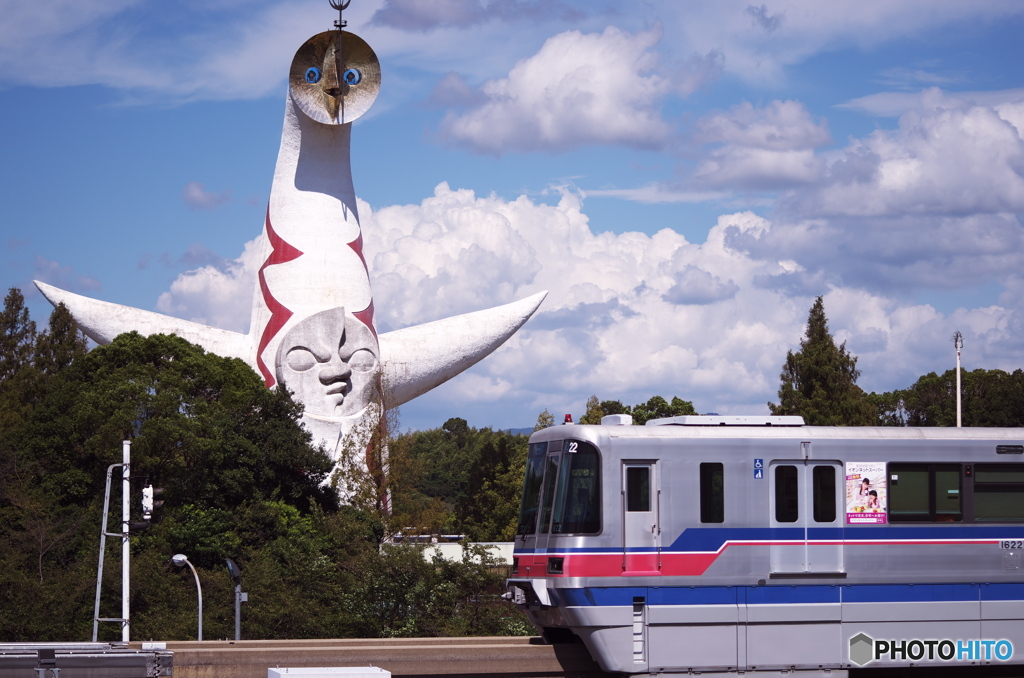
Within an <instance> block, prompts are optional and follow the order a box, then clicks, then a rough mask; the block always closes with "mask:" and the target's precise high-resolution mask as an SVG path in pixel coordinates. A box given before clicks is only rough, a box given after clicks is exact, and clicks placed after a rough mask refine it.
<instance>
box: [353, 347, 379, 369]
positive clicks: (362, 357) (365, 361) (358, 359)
mask: <svg viewBox="0 0 1024 678" xmlns="http://www.w3.org/2000/svg"><path fill="white" fill-rule="evenodd" d="M348 366H349V367H351V368H352V370H353V371H355V372H370V371H372V370H373V369H375V368H376V367H377V356H375V355H373V353H372V352H370V351H368V350H366V349H360V350H358V351H356V352H355V353H353V354H352V357H351V358H349V361H348Z"/></svg>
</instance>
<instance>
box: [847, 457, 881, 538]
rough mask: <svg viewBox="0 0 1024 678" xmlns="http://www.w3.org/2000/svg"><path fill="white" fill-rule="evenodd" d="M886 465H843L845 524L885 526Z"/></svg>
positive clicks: (869, 462) (879, 463) (864, 462)
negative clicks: (844, 469)
mask: <svg viewBox="0 0 1024 678" xmlns="http://www.w3.org/2000/svg"><path fill="white" fill-rule="evenodd" d="M888 494H889V493H888V492H887V485H886V477H885V462H884V461H860V462H846V523H847V524H848V525H884V524H885V509H886V499H887V498H888Z"/></svg>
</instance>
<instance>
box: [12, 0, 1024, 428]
mask: <svg viewBox="0 0 1024 678" xmlns="http://www.w3.org/2000/svg"><path fill="white" fill-rule="evenodd" d="M0 15H2V16H4V17H5V20H4V22H3V24H2V25H0V110H2V111H3V114H2V120H3V123H4V124H3V125H2V127H0V135H2V139H3V143H2V148H3V149H4V150H3V156H2V157H3V163H2V166H3V170H2V172H3V174H2V181H0V204H2V205H3V211H2V214H3V222H2V223H3V227H2V228H3V231H2V233H0V255H2V261H3V266H0V276H2V278H3V279H2V280H0V282H2V284H3V286H4V288H7V287H10V286H18V287H20V288H21V289H22V290H23V291H25V293H26V296H27V298H28V300H29V303H30V308H31V311H32V314H33V317H34V318H35V319H36V320H37V321H44V320H45V318H46V316H47V314H48V313H49V306H48V304H47V303H46V302H45V300H43V299H42V297H41V296H39V295H38V293H37V292H35V290H34V288H32V287H31V280H33V279H39V280H43V281H45V282H49V283H51V284H54V285H57V286H58V287H62V288H64V289H69V290H71V291H75V292H78V293H81V294H85V295H88V296H95V297H98V298H101V299H104V300H106V301H112V302H117V303H121V304H126V305H129V306H135V307H139V308H145V309H151V310H158V311H161V312H165V313H170V314H172V315H176V316H179V317H183V318H188V319H193V320H199V321H202V322H207V323H209V324H214V325H218V326H221V327H226V328H228V329H233V330H237V331H245V330H246V329H247V325H248V317H249V309H250V305H251V298H252V286H253V280H254V271H255V268H256V267H258V262H255V261H254V256H255V249H256V248H255V245H254V243H253V240H254V239H255V238H257V237H258V236H259V234H260V231H261V227H262V220H263V214H264V211H265V209H266V201H267V196H268V193H269V189H270V184H271V179H272V175H273V167H274V161H275V158H276V154H277V149H278V144H279V141H280V131H281V122H282V115H283V109H284V106H283V104H284V97H285V93H286V82H285V79H286V74H287V70H288V66H289V64H290V62H291V57H292V55H293V54H294V52H295V50H296V49H297V48H298V47H299V46H300V45H301V44H302V43H303V42H304V41H305V39H306V38H308V37H310V36H312V35H313V34H315V33H318V32H320V31H323V30H327V29H329V28H330V27H331V23H332V21H333V20H334V19H335V18H336V13H335V12H334V11H333V10H331V9H330V7H329V5H328V3H327V0H315V1H314V0H308V1H289V2H265V1H260V0H249V1H247V2H240V1H238V0H206V1H205V2H198V1H188V0H184V1H181V2H175V3H160V4H157V3H152V2H143V1H142V0H75V1H74V2H72V1H71V0H55V1H53V2H48V3H45V5H38V4H37V3H28V2H25V1H24V0H0ZM345 18H346V19H347V20H348V21H349V30H351V31H353V32H355V33H357V34H359V35H360V36H361V37H363V38H364V39H365V40H366V41H367V42H368V43H369V44H370V45H371V46H372V47H373V48H374V49H375V51H376V52H377V55H378V57H379V59H380V62H381V68H382V89H381V94H380V96H379V97H378V99H377V102H376V104H375V105H374V107H373V108H372V109H371V110H370V112H369V113H368V114H367V115H365V116H363V117H362V118H361V119H359V120H358V121H357V122H356V123H355V125H354V130H353V156H352V163H353V173H354V177H355V183H356V193H357V194H358V196H359V197H360V199H361V200H362V201H364V202H365V208H361V210H360V213H361V216H362V217H363V231H364V238H365V239H366V247H367V255H368V258H369V263H370V269H371V278H372V280H373V284H374V294H375V300H376V305H377V308H378V309H379V311H378V316H377V321H378V324H379V326H380V329H381V330H382V331H387V330H391V329H397V328H400V327H404V326H408V325H412V324H418V323H422V322H426V321H430V320H435V319H438V318H442V317H447V316H450V315H454V314H457V313H464V312H469V311H474V310H478V309H482V308H488V307H491V306H495V305H498V304H501V303H505V302H509V301H513V300H515V299H518V298H522V297H524V296H527V295H529V294H532V293H534V292H537V291H539V290H542V289H547V290H549V291H550V294H549V297H548V299H547V300H546V301H545V303H544V305H543V306H542V307H541V311H540V312H539V313H538V314H537V315H536V316H535V317H534V319H533V320H531V321H530V322H529V323H528V324H527V325H526V326H525V327H524V328H523V330H522V331H521V332H520V334H519V335H518V336H517V337H515V338H514V339H513V340H512V341H511V342H510V343H509V344H508V345H507V346H506V347H504V348H503V349H501V350H500V351H499V352H498V353H496V354H495V355H494V356H492V357H491V358H489V359H488V360H486V361H484V362H483V363H481V364H480V365H478V366H477V367H475V368H474V369H473V370H471V372H470V373H467V374H465V375H462V376H461V377H458V378H457V379H455V380H453V381H452V382H450V383H449V384H446V385H445V386H442V387H441V388H439V389H437V390H436V391H434V392H432V393H430V394H428V395H426V396H423V397H421V398H420V399H418V400H416V401H414V402H412V403H409V404H408V405H406V406H404V407H403V408H402V412H401V425H402V426H403V427H407V428H408V427H411V428H425V427H432V426H437V425H440V424H441V423H443V422H444V421H445V420H446V419H447V418H448V417H450V416H462V417H465V418H466V419H467V420H469V422H470V424H472V425H475V426H485V425H492V426H500V427H519V426H530V425H532V424H533V422H534V421H535V419H536V416H537V413H538V412H540V411H541V410H543V409H545V408H546V409H549V410H550V411H551V412H552V413H554V414H555V415H556V416H559V417H560V416H561V414H563V413H565V412H571V413H573V414H574V415H575V416H577V417H578V416H579V415H580V414H581V413H582V410H583V403H584V402H585V400H586V398H587V397H588V396H589V395H591V394H596V395H598V396H599V397H601V398H602V399H605V398H617V399H621V400H623V401H624V402H626V403H635V402H639V401H642V400H646V399H647V398H649V397H650V396H651V395H654V394H661V395H664V396H666V397H671V396H673V395H678V396H680V397H682V398H684V399H687V400H691V401H693V402H694V404H695V406H696V407H697V409H698V411H703V412H707V411H715V412H720V413H723V414H725V413H732V414H741V413H765V412H767V408H766V406H765V403H766V402H767V401H768V400H772V399H775V396H776V393H775V392H776V390H777V388H778V379H779V378H778V374H779V371H780V369H781V365H782V362H783V360H784V358H785V354H786V351H787V350H789V349H792V348H795V347H796V345H797V343H798V341H799V339H800V336H801V334H802V331H803V324H804V322H805V320H806V317H807V311H808V309H809V308H810V306H811V303H812V302H813V299H814V297H815V296H817V295H824V296H825V308H826V312H827V314H828V316H829V319H830V325H831V329H832V331H833V333H834V334H835V335H836V336H837V338H838V339H840V340H845V341H846V342H847V347H848V348H849V349H850V351H851V352H852V353H854V354H855V355H857V356H859V359H860V362H859V363H858V366H859V367H860V368H861V370H862V376H861V378H860V382H859V383H860V384H861V386H863V387H864V388H865V389H866V390H869V391H871V390H875V391H881V390H889V389H893V388H900V387H905V386H908V385H910V384H911V383H913V381H914V380H915V379H916V378H917V377H918V376H920V375H921V374H924V373H927V372H930V371H939V372H941V371H944V370H946V369H949V368H950V367H952V365H953V359H954V356H953V351H952V343H951V337H952V335H953V332H954V331H956V330H959V331H961V332H962V333H963V335H964V337H965V348H964V364H965V366H966V367H967V368H969V369H974V368H978V367H982V368H986V369H991V368H1001V369H1006V370H1013V369H1017V368H1020V367H1024V341H1022V340H1021V338H1020V337H1021V336H1024V277H1022V273H1021V271H1022V264H1024V254H1022V245H1024V226H1022V221H1021V215H1022V213H1024V141H1022V135H1024V75H1021V73H1020V69H1019V64H1020V61H1021V57H1022V56H1024V50H1022V48H1021V46H1020V37H1019V36H1020V35H1021V34H1022V32H1024V4H1022V3H1020V2H1017V1H1015V0H1006V1H1000V0H991V1H989V2H984V3H965V2H962V1H960V0H949V1H945V0H902V1H887V2H881V1H870V0H859V1H858V2H852V1H850V2H848V1H835V2H829V3H821V2H817V1H815V0H793V1H790V2H764V3H760V2H750V1H749V0H747V1H743V0H737V1H733V0H718V1H715V2H711V1H706V2H705V1H699V0H693V1H689V2H680V1H675V0H648V1H646V2H639V3H616V2H610V1H607V2H604V1H597V2H594V1H589V2H584V1H583V0H547V1H543V2H542V1H540V0H515V1H513V0H504V1H501V2H499V1H497V0H492V1H488V0H353V1H352V4H351V6H350V8H349V9H348V10H347V11H346V12H345Z"/></svg>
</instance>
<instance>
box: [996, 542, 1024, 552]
mask: <svg viewBox="0 0 1024 678" xmlns="http://www.w3.org/2000/svg"><path fill="white" fill-rule="evenodd" d="M999 548H1001V549H1013V550H1014V551H1020V550H1022V549H1024V539H1002V540H1000V541H999Z"/></svg>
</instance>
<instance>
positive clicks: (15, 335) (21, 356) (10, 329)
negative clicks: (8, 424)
mask: <svg viewBox="0 0 1024 678" xmlns="http://www.w3.org/2000/svg"><path fill="white" fill-rule="evenodd" d="M35 342H36V324H35V322H34V321H33V320H32V319H31V318H30V317H29V313H28V308H27V307H26V306H25V297H24V295H22V293H21V290H19V289H18V288H17V287H12V288H10V289H9V290H8V291H7V296H6V297H4V309H3V311H2V312H0V389H6V388H8V387H9V386H10V384H12V383H13V381H14V378H15V377H16V376H17V374H18V373H19V372H20V371H22V370H23V369H25V368H26V367H29V366H30V365H31V364H32V355H33V351H34V349H35Z"/></svg>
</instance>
